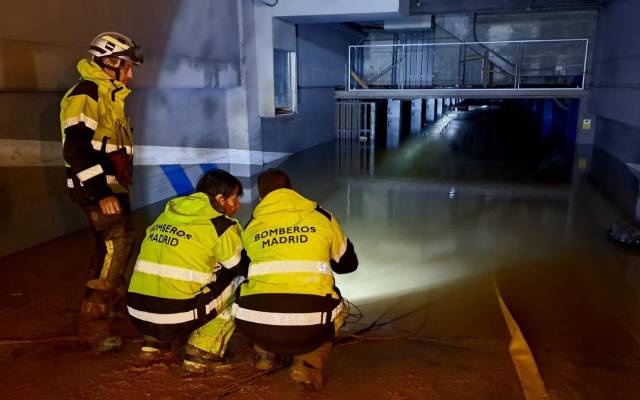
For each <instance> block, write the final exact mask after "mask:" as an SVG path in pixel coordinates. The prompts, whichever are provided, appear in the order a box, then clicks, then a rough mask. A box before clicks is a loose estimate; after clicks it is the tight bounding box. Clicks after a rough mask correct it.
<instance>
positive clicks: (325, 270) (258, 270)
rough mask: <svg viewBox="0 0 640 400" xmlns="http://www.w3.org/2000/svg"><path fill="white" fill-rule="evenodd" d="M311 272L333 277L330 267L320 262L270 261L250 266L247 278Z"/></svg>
mask: <svg viewBox="0 0 640 400" xmlns="http://www.w3.org/2000/svg"><path fill="white" fill-rule="evenodd" d="M296 272H298V273H300V272H307V273H309V272H311V273H317V274H325V275H333V271H332V270H331V267H330V266H329V265H328V264H327V263H323V262H320V261H270V262H265V263H258V264H251V265H250V266H249V277H252V276H258V275H269V274H287V273H296Z"/></svg>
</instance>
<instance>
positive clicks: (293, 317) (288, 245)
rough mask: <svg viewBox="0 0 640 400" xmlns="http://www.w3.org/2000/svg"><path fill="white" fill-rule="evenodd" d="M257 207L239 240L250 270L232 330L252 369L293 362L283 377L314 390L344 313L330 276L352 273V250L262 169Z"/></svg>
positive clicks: (329, 220) (284, 183)
mask: <svg viewBox="0 0 640 400" xmlns="http://www.w3.org/2000/svg"><path fill="white" fill-rule="evenodd" d="M258 190H259V193H260V198H261V201H260V203H259V204H258V206H257V207H256V209H255V210H254V212H253V218H252V219H251V220H250V221H249V223H248V224H247V226H246V227H245V230H244V232H243V234H242V239H243V243H244V247H245V250H246V252H247V255H248V256H249V258H250V260H251V263H250V265H249V271H248V279H247V281H246V282H244V283H243V284H242V286H241V288H240V294H239V298H238V299H237V302H236V305H234V314H235V318H236V324H237V328H238V330H240V331H241V332H242V333H243V334H244V335H245V336H246V337H248V338H249V339H250V340H251V341H253V343H254V344H255V349H256V351H257V353H258V357H259V359H258V363H257V364H256V367H257V368H259V369H269V368H272V366H273V362H274V358H275V355H283V356H294V362H293V365H292V367H291V370H290V375H291V377H292V378H293V379H294V380H295V381H298V382H301V383H303V384H306V385H309V386H312V387H314V388H316V389H320V388H321V387H322V385H323V379H322V368H323V364H324V361H325V359H326V356H327V355H328V353H329V352H330V350H331V349H332V347H333V339H334V334H335V332H336V330H337V329H339V328H340V327H341V326H342V324H343V322H344V317H345V316H346V313H347V312H348V310H347V309H346V306H345V303H344V302H343V300H342V298H341V296H340V292H339V291H338V289H337V288H336V287H335V284H334V276H333V273H334V272H335V273H339V274H344V273H349V272H353V271H355V270H356V268H357V266H358V259H357V257H356V254H355V251H354V248H353V245H352V244H351V242H350V241H349V239H348V238H347V237H346V235H345V234H344V233H343V231H342V229H341V228H340V225H339V224H338V221H337V220H336V218H335V217H334V216H333V215H331V213H329V212H328V211H326V210H324V209H322V208H320V206H318V204H317V203H316V202H314V201H310V200H307V199H306V198H304V197H302V196H301V195H300V194H298V193H297V192H295V191H294V190H292V189H291V184H290V181H289V177H288V176H287V175H286V173H284V172H283V171H281V170H277V169H269V170H267V171H265V172H264V173H262V174H261V175H260V176H259V177H258Z"/></svg>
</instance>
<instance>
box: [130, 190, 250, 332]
mask: <svg viewBox="0 0 640 400" xmlns="http://www.w3.org/2000/svg"><path fill="white" fill-rule="evenodd" d="M241 252H242V241H241V228H240V224H239V223H238V221H237V220H235V219H232V218H229V217H227V216H225V215H222V214H220V213H219V212H217V211H216V210H214V209H213V208H212V207H211V203H210V201H209V198H208V197H207V195H206V194H204V193H200V192H198V193H194V194H191V195H189V196H184V197H178V198H175V199H173V200H171V201H169V203H167V205H166V207H165V210H164V212H163V213H162V214H161V215H160V216H159V217H158V218H157V219H156V220H155V221H154V222H153V224H151V225H150V226H149V227H148V228H147V231H146V236H145V238H144V241H143V242H142V248H141V250H140V255H139V256H138V259H137V261H136V264H135V268H134V271H133V275H132V277H131V282H130V284H129V290H128V294H127V306H128V310H129V314H130V315H131V317H132V320H133V322H134V323H135V324H136V325H138V326H139V325H145V324H155V325H158V324H160V325H180V324H187V325H191V328H193V323H195V324H196V325H197V324H201V323H202V322H203V321H205V320H209V319H211V318H213V317H214V316H215V315H216V312H219V311H221V310H220V309H218V308H219V306H221V305H222V303H223V302H222V301H217V300H216V299H217V298H218V297H219V296H222V295H223V294H224V293H223V292H225V290H226V291H227V292H230V293H226V294H224V296H226V297H229V296H228V295H233V293H234V291H235V289H236V287H237V285H236V287H233V288H229V285H230V283H231V282H232V281H233V280H234V278H236V277H237V276H239V275H241V274H242V273H243V266H242V263H241V259H242V258H241ZM238 284H239V282H238ZM195 321H199V322H198V323H196V322H195ZM191 328H190V329H191ZM141 330H142V331H143V332H145V330H144V329H141ZM187 330H188V329H187ZM147 331H148V330H147ZM160 336H166V335H160Z"/></svg>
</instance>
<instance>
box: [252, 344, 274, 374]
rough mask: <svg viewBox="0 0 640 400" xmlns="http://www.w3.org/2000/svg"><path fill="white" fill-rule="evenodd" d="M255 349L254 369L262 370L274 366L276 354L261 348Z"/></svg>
mask: <svg viewBox="0 0 640 400" xmlns="http://www.w3.org/2000/svg"><path fill="white" fill-rule="evenodd" d="M256 350H257V353H258V359H257V361H256V369H260V370H263V371H266V370H270V369H273V368H274V367H275V360H276V355H275V354H273V353H270V352H268V351H264V350H262V349H260V350H258V349H256Z"/></svg>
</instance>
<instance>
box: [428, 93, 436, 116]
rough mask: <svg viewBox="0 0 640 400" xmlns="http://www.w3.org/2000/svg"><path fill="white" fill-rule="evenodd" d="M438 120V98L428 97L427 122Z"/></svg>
mask: <svg viewBox="0 0 640 400" xmlns="http://www.w3.org/2000/svg"><path fill="white" fill-rule="evenodd" d="M435 120H436V99H434V98H429V99H427V122H433V121H435Z"/></svg>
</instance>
